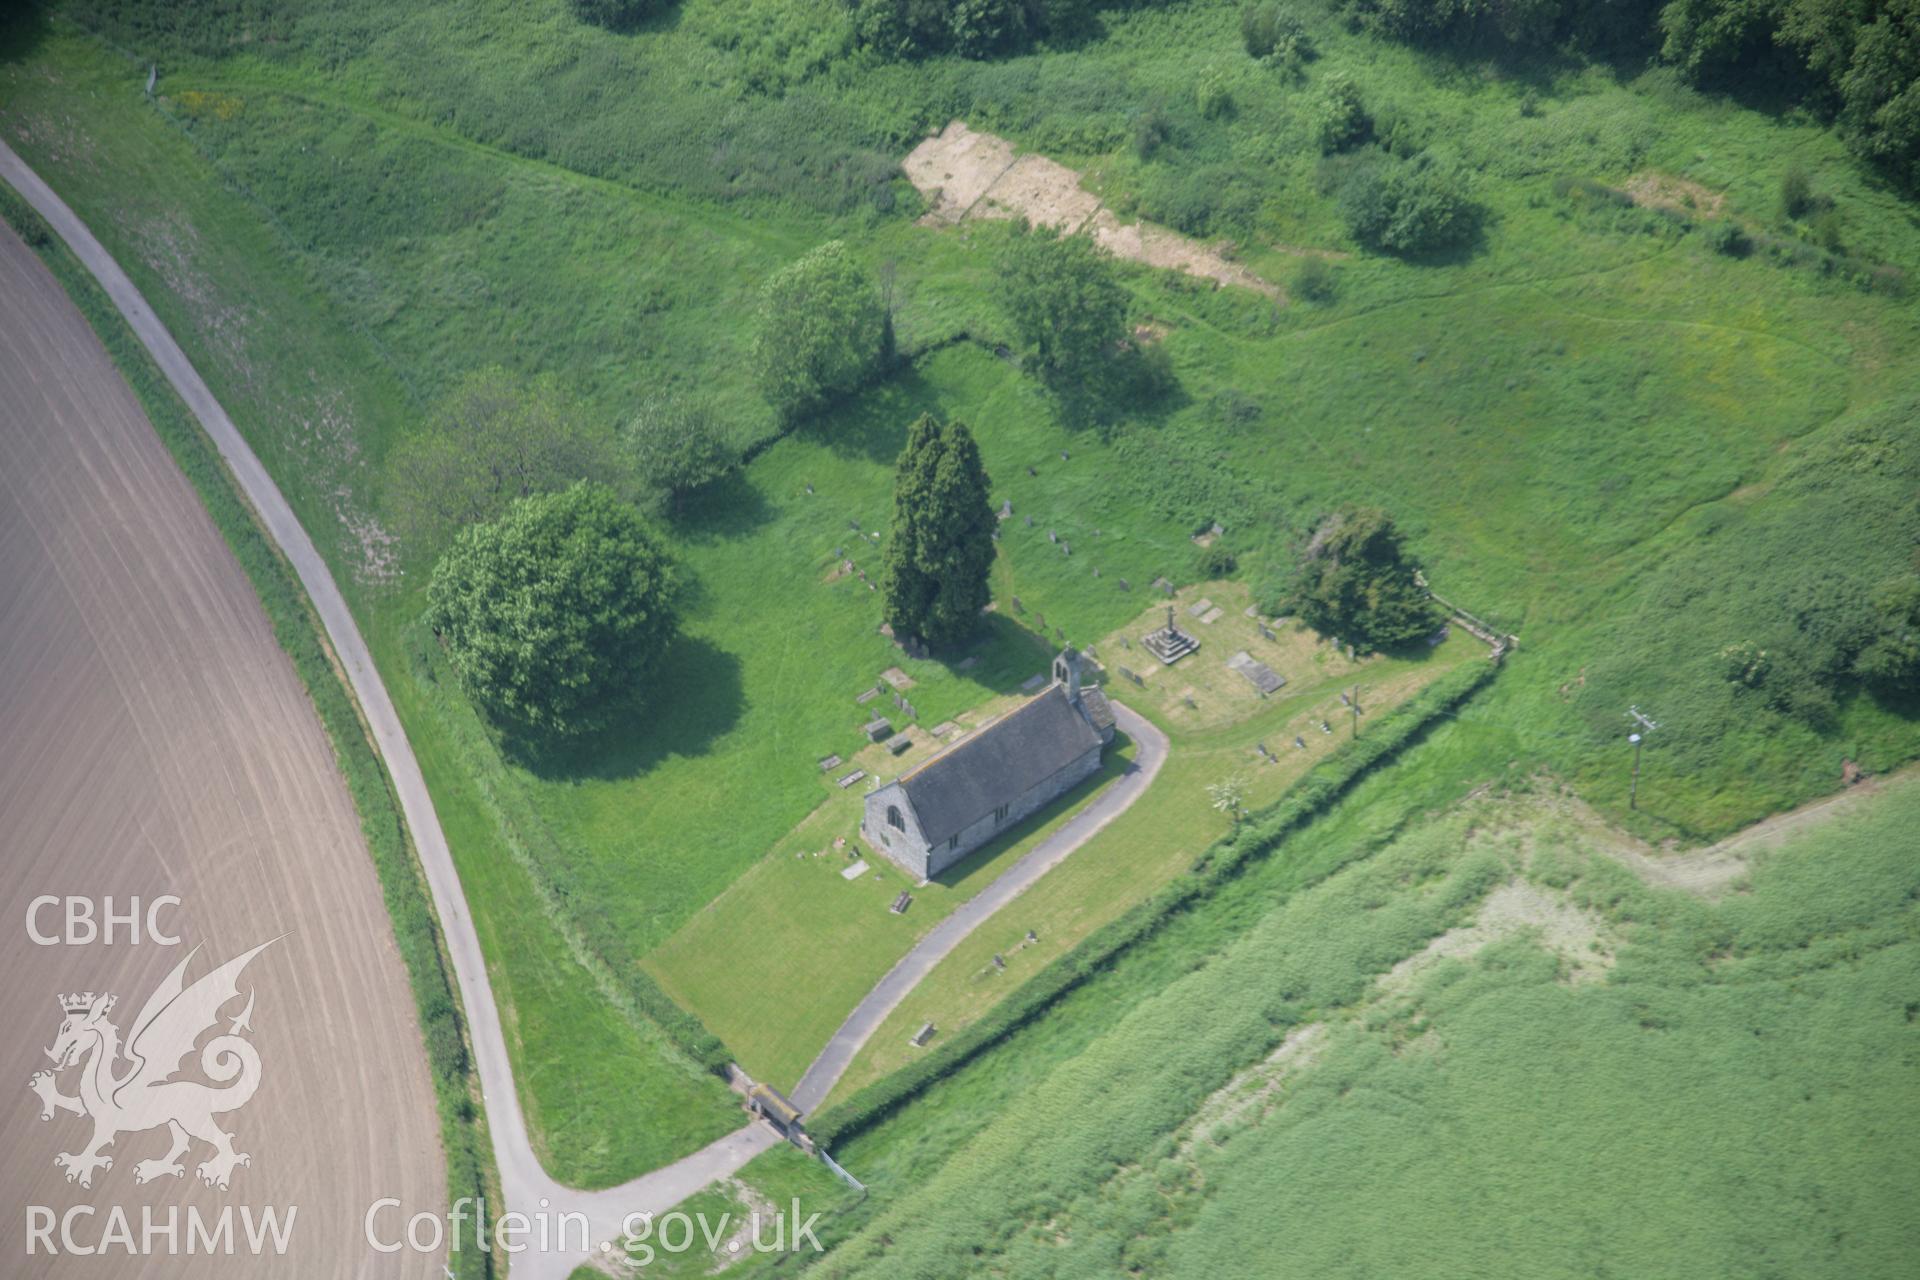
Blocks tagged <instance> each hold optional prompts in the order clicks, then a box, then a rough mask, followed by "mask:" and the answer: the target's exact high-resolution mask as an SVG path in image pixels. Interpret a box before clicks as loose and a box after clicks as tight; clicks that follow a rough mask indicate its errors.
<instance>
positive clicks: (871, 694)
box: [854, 685, 880, 706]
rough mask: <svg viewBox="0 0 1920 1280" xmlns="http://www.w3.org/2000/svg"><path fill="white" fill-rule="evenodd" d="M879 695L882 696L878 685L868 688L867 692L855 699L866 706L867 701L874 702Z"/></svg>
mask: <svg viewBox="0 0 1920 1280" xmlns="http://www.w3.org/2000/svg"><path fill="white" fill-rule="evenodd" d="M879 696H880V689H879V687H878V686H877V685H876V686H875V687H874V688H871V689H869V690H867V691H866V692H865V693H863V694H861V695H860V696H859V697H857V698H855V699H854V701H855V702H857V703H859V704H860V705H861V706H865V705H866V704H867V703H869V702H872V701H873V700H874V699H875V698H877V697H879Z"/></svg>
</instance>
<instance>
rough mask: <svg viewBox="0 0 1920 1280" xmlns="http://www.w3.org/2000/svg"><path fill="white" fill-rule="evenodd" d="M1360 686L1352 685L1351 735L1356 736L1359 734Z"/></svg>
mask: <svg viewBox="0 0 1920 1280" xmlns="http://www.w3.org/2000/svg"><path fill="white" fill-rule="evenodd" d="M1360 688H1361V686H1359V685H1355V686H1353V736H1354V737H1356V738H1357V737H1359V736H1360Z"/></svg>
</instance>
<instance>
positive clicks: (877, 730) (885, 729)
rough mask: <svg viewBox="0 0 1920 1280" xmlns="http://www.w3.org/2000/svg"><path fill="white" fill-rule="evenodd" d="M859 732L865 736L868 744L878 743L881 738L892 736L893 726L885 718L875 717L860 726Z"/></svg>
mask: <svg viewBox="0 0 1920 1280" xmlns="http://www.w3.org/2000/svg"><path fill="white" fill-rule="evenodd" d="M860 732H861V733H864V734H866V735H867V741H868V742H879V741H880V740H881V739H883V738H890V737H892V736H893V725H892V724H890V723H889V722H888V721H887V718H886V717H885V716H875V717H874V718H873V719H871V720H869V721H867V722H866V723H865V724H863V725H861V726H860Z"/></svg>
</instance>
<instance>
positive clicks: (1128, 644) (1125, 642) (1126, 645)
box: [1120, 636, 1133, 649]
mask: <svg viewBox="0 0 1920 1280" xmlns="http://www.w3.org/2000/svg"><path fill="white" fill-rule="evenodd" d="M1120 647H1121V648H1122V649H1131V648H1133V641H1131V640H1129V639H1127V638H1126V637H1125V636H1121V637H1120Z"/></svg>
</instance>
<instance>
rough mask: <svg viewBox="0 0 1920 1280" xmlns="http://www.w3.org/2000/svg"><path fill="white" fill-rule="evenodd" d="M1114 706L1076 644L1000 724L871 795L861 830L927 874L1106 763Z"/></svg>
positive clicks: (905, 865) (908, 867)
mask: <svg viewBox="0 0 1920 1280" xmlns="http://www.w3.org/2000/svg"><path fill="white" fill-rule="evenodd" d="M1112 740H1113V708H1112V707H1111V706H1110V705H1109V704H1108V702H1107V697H1106V695H1105V694H1104V693H1102V692H1101V691H1100V690H1099V689H1098V688H1096V687H1094V686H1091V685H1088V686H1085V687H1083V686H1082V685H1081V683H1080V658H1079V655H1078V654H1077V653H1075V652H1074V651H1073V650H1072V649H1071V648H1069V649H1067V650H1066V651H1064V652H1063V653H1061V654H1060V655H1059V656H1058V657H1057V658H1055V659H1054V662H1053V682H1052V683H1051V684H1049V685H1048V686H1047V687H1046V688H1045V689H1042V690H1041V691H1040V692H1039V693H1037V694H1035V695H1034V696H1033V697H1031V698H1029V699H1028V700H1027V701H1025V702H1023V703H1021V704H1020V705H1019V706H1018V707H1016V708H1014V709H1013V710H1012V711H1011V712H1009V713H1008V714H1006V715H1004V716H1002V717H1000V719H998V720H995V721H994V722H993V723H992V724H990V725H987V726H986V727H985V728H983V729H980V730H978V731H977V732H975V733H972V734H969V735H968V736H967V737H965V738H962V739H961V740H960V741H959V742H956V743H954V744H953V745H952V746H950V747H948V748H947V749H946V750H945V751H942V752H941V753H940V754H939V755H937V756H934V757H933V758H932V759H930V760H927V761H925V762H924V763H922V764H920V765H919V766H917V767H915V768H914V769H911V770H909V771H908V772H907V773H904V774H902V775H901V776H900V777H898V778H896V779H894V780H893V781H891V782H889V783H887V784H886V785H884V786H882V787H879V788H877V789H876V790H874V791H872V792H870V793H869V794H868V795H867V804H866V814H865V816H864V817H863V818H862V820H861V823H860V835H861V838H862V839H864V840H865V841H866V842H867V843H868V844H869V845H871V846H872V847H873V848H874V849H875V850H876V851H877V852H879V853H881V854H884V855H885V856H886V857H888V858H891V859H892V860H893V861H894V862H895V863H897V864H898V865H899V866H900V867H901V868H902V869H904V870H905V871H906V872H907V873H908V874H910V875H913V876H915V877H918V878H919V879H921V880H929V879H932V878H933V877H934V876H937V875H939V874H940V873H941V872H942V871H944V870H946V869H947V868H948V867H950V866H952V865H953V864H954V863H956V862H958V861H959V860H960V859H962V858H964V857H966V856H967V854H969V853H971V852H972V851H973V850H975V849H977V848H979V847H980V846H981V845H983V844H985V843H986V842H987V841H988V840H991V839H992V838H993V837H994V836H995V835H997V834H998V833H999V832H1001V831H1003V830H1005V829H1006V828H1007V827H1009V826H1010V825H1012V824H1013V823H1016V822H1018V821H1020V820H1021V819H1022V818H1024V817H1026V816H1027V815H1028V814H1030V813H1032V812H1034V811H1035V810H1036V809H1039V808H1041V807H1042V806H1043V805H1046V804H1047V803H1049V802H1050V801H1052V800H1055V799H1057V798H1058V797H1059V796H1060V795H1061V794H1063V793H1064V792H1066V791H1067V790H1068V789H1070V788H1071V787H1072V786H1073V785H1074V784H1075V783H1077V782H1079V781H1080V780H1081V779H1083V778H1085V777H1087V776H1088V775H1089V774H1091V773H1093V772H1094V771H1095V770H1096V769H1098V768H1099V767H1100V751H1101V749H1102V748H1103V747H1105V746H1106V744H1107V743H1109V742H1111V741H1112Z"/></svg>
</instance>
